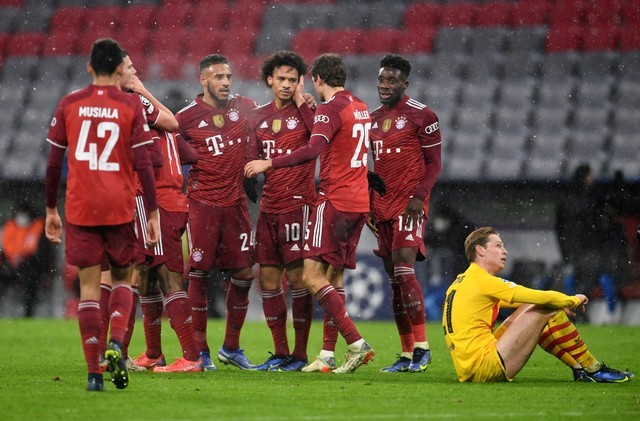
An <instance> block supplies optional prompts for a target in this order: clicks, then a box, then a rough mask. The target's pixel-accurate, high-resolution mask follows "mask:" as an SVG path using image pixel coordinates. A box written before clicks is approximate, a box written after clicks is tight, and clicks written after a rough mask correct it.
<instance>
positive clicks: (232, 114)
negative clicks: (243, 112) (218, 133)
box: [227, 108, 240, 121]
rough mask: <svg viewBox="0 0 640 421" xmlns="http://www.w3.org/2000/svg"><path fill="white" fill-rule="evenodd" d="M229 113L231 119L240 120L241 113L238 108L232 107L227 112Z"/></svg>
mask: <svg viewBox="0 0 640 421" xmlns="http://www.w3.org/2000/svg"><path fill="white" fill-rule="evenodd" d="M227 115H228V116H229V120H231V121H238V120H240V113H239V112H238V110H236V109H234V108H232V109H230V110H229V112H228V113H227Z"/></svg>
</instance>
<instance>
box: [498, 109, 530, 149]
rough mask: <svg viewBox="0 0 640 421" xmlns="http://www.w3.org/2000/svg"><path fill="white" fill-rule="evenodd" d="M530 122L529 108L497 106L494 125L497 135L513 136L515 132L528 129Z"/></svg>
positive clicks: (519, 132)
mask: <svg viewBox="0 0 640 421" xmlns="http://www.w3.org/2000/svg"><path fill="white" fill-rule="evenodd" d="M528 124H529V108H511V107H505V106H502V107H498V108H496V111H495V117H494V127H493V130H494V133H495V135H496V136H511V137H513V135H515V134H522V133H524V132H526V131H527V126H528ZM521 146H524V143H523V144H522V145H521Z"/></svg>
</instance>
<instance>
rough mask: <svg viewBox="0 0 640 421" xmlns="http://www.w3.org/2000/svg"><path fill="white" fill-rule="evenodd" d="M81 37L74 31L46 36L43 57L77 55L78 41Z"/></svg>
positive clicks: (59, 31) (60, 31) (52, 33)
mask: <svg viewBox="0 0 640 421" xmlns="http://www.w3.org/2000/svg"><path fill="white" fill-rule="evenodd" d="M81 36H82V35H81V34H79V33H78V32H76V31H69V30H64V31H63V30H58V31H56V32H51V33H49V34H48V35H47V37H46V38H45V41H44V45H43V48H42V55H44V56H60V55H75V54H78V53H79V51H78V40H79V39H80V37H81Z"/></svg>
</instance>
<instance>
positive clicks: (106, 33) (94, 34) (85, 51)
mask: <svg viewBox="0 0 640 421" xmlns="http://www.w3.org/2000/svg"><path fill="white" fill-rule="evenodd" d="M98 38H114V39H118V38H119V37H118V31H117V30H116V29H114V28H113V27H112V26H103V27H102V28H100V29H96V30H91V36H90V37H85V36H81V37H79V39H78V51H79V53H80V54H81V55H84V56H85V57H88V56H89V54H90V52H91V46H92V45H93V42H94V41H95V40H96V39H98Z"/></svg>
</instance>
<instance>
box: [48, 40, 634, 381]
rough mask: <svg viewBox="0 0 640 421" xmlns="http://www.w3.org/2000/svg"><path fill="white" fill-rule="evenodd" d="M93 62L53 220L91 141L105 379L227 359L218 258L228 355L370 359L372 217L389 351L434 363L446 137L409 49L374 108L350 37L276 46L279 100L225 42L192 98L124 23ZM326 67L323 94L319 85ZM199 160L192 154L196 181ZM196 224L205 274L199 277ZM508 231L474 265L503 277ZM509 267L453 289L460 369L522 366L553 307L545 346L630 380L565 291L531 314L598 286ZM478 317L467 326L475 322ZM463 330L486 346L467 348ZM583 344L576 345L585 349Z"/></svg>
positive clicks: (464, 374)
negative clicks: (389, 327)
mask: <svg viewBox="0 0 640 421" xmlns="http://www.w3.org/2000/svg"><path fill="white" fill-rule="evenodd" d="M88 70H89V72H90V73H91V75H92V77H93V83H92V84H91V85H89V86H88V87H87V88H85V89H82V90H79V91H76V92H74V93H71V94H69V95H67V96H65V97H64V98H63V99H62V101H61V102H60V105H59V106H58V109H57V110H56V113H55V115H54V118H53V121H52V123H51V128H50V130H49V134H48V136H47V141H48V142H49V143H51V145H52V147H51V153H50V157H49V161H48V165H47V173H46V205H47V218H46V233H47V237H48V238H49V239H50V240H51V241H53V242H56V243H59V242H61V235H62V223H61V219H60V216H59V215H58V211H57V192H58V186H59V180H60V174H61V168H62V163H63V160H64V154H65V151H66V150H67V149H68V150H69V151H70V152H73V153H69V154H68V158H67V159H68V167H69V172H68V178H67V189H66V197H67V198H66V212H65V219H66V224H65V236H66V239H65V254H66V259H67V262H68V263H69V264H72V265H76V266H78V268H79V270H78V273H79V277H80V285H81V289H80V290H81V292H80V295H81V296H80V303H79V306H78V321H79V325H80V333H81V338H82V344H83V350H84V354H85V360H86V363H87V367H88V382H87V390H90V391H102V390H104V380H103V374H102V372H103V370H104V369H107V370H108V371H109V372H110V374H111V381H112V382H113V383H114V385H115V386H116V387H117V388H119V389H123V388H125V387H127V385H128V382H129V371H130V370H147V369H152V370H153V371H155V372H199V371H205V370H206V371H209V370H215V369H216V366H215V364H214V362H213V360H212V357H211V350H210V348H209V344H208V342H207V330H206V328H207V317H208V304H207V303H208V280H209V277H210V275H211V272H212V270H213V269H214V268H217V269H219V270H221V271H225V272H229V273H230V274H231V281H230V283H229V286H228V290H227V297H226V312H227V314H226V327H225V334H224V339H223V342H222V345H221V346H220V348H219V349H218V354H217V359H218V361H220V362H221V363H223V364H230V365H233V366H235V367H238V368H239V369H243V370H261V371H302V372H317V371H319V372H332V373H336V374H341V373H351V372H354V371H355V370H356V369H357V368H358V367H360V366H362V365H364V364H367V363H368V362H369V361H371V360H372V359H373V358H374V355H375V353H374V350H373V348H372V346H371V345H370V344H369V343H367V341H365V339H364V338H363V337H362V336H361V335H360V333H359V332H358V329H357V328H356V326H355V324H354V323H353V321H352V319H351V318H350V317H349V315H348V313H347V311H346V309H345V296H346V294H345V290H344V286H343V270H344V269H345V268H348V269H353V268H355V265H356V260H355V251H356V247H357V244H358V241H359V238H360V234H361V231H362V229H363V227H364V225H367V226H368V227H369V228H370V229H371V230H372V231H373V233H374V234H375V236H376V237H377V239H378V249H377V250H375V253H376V255H378V256H379V257H380V258H381V259H382V261H383V263H384V268H385V271H386V272H387V274H388V275H389V281H390V284H391V287H392V291H393V296H392V303H393V313H394V318H395V322H396V326H397V329H398V333H399V336H400V342H401V347H402V352H401V354H400V355H399V358H398V360H397V361H395V362H393V363H392V364H390V365H389V366H386V367H384V368H383V369H382V371H383V372H391V373H397V372H423V371H425V370H426V369H427V366H428V364H429V363H430V361H431V351H430V347H429V343H428V341H427V333H426V324H425V311H424V299H423V297H424V295H423V292H422V290H421V288H420V285H419V283H418V281H417V279H416V276H415V270H414V265H415V262H416V260H424V259H425V258H426V250H425V245H424V240H423V235H424V228H425V225H426V218H427V213H428V207H429V196H430V191H431V189H432V187H433V186H434V184H435V182H436V180H437V178H438V176H439V174H440V159H441V137H440V130H439V123H438V119H437V116H436V115H435V114H434V113H433V111H432V110H431V109H430V108H429V107H427V106H426V105H424V104H421V103H420V102H418V101H415V100H414V99H412V98H410V97H408V96H406V95H405V89H406V88H407V87H408V85H409V82H408V77H409V75H410V72H411V64H410V63H409V61H408V60H406V59H405V58H403V57H401V56H399V55H395V54H387V55H386V56H384V57H383V58H382V60H381V62H380V69H379V72H378V82H377V88H378V94H379V97H380V102H381V106H380V107H378V108H377V109H375V110H374V111H372V112H369V110H368V108H367V105H366V104H365V103H363V102H362V101H361V100H359V99H358V98H357V97H355V96H353V95H352V94H351V93H350V92H349V91H348V90H346V89H345V81H346V76H347V72H346V66H345V63H344V61H343V60H342V58H341V57H340V56H338V55H336V54H322V55H320V56H319V57H317V58H316V59H315V60H314V61H313V64H312V65H311V66H310V69H309V66H308V65H307V64H306V63H305V62H304V60H303V59H302V58H301V57H300V56H299V55H298V54H296V53H294V52H291V51H279V52H276V53H274V54H272V55H271V56H269V57H268V58H267V59H266V60H265V61H264V63H263V65H262V68H261V76H262V79H263V81H264V82H265V84H266V85H267V86H268V87H270V88H271V90H272V92H273V100H272V101H271V102H269V103H268V104H265V105H262V106H258V105H257V104H256V103H255V101H253V100H251V99H249V98H247V97H243V96H240V95H236V94H231V84H232V71H231V65H230V64H229V62H228V61H227V59H226V57H224V56H221V55H218V54H212V55H209V56H207V57H205V58H203V59H202V61H201V62H200V84H201V85H202V88H203V93H201V94H199V95H197V96H196V98H195V100H194V101H193V102H191V103H190V104H189V105H188V106H186V107H185V108H183V109H182V110H180V111H179V112H178V113H176V115H175V116H174V115H173V113H172V112H171V111H170V110H168V109H167V108H166V107H165V106H164V105H162V103H160V102H159V101H158V100H157V99H156V98H155V97H153V95H152V94H151V93H150V92H149V91H148V90H147V89H146V88H145V87H144V85H143V84H142V83H141V82H140V80H139V79H138V78H137V76H136V71H135V68H134V66H133V63H132V61H131V58H130V57H128V54H127V53H126V51H124V50H122V49H121V47H120V46H119V45H118V43H117V42H115V41H113V40H111V39H100V40H97V41H96V42H95V43H94V45H93V47H92V51H91V59H90V62H89V65H88ZM309 70H310V73H311V77H312V81H313V85H314V88H315V91H316V94H317V97H318V99H319V100H320V101H319V102H316V99H315V97H314V96H312V95H311V94H309V93H306V92H304V75H305V74H306V73H307V72H308V71H309ZM88 109H89V110H95V112H93V111H92V112H91V113H89V112H87V111H86V110H88ZM83 110H84V111H83ZM370 150H371V155H370V152H369V151H370ZM370 157H371V158H370ZM369 159H372V160H373V163H370V162H368V161H369ZM316 160H319V162H320V183H319V185H318V186H317V187H316V184H315V179H314V174H315V166H316V164H315V163H316ZM183 164H191V169H190V171H189V175H188V178H187V180H186V185H187V193H186V195H185V194H184V193H183V190H182V187H183V181H184V179H183V174H182V165H183ZM369 168H371V169H372V170H371V171H370V170H369ZM261 173H264V184H263V188H262V194H261V197H260V210H259V215H258V220H257V225H256V228H255V231H253V230H252V226H251V220H250V217H249V212H248V204H247V197H248V198H249V199H250V200H252V201H254V202H256V201H257V200H258V192H257V189H256V187H257V181H256V177H257V176H258V174H261ZM185 232H186V234H187V239H188V246H189V262H188V267H189V284H188V285H189V286H188V291H185V289H184V286H183V269H184V267H185V266H184V262H183V257H182V237H183V234H184V233H185ZM474 233H475V232H474ZM497 235H498V234H497V232H495V231H491V232H490V233H489V234H488V235H485V236H484V237H482V236H481V237H479V238H480V240H478V238H476V237H477V236H476V237H473V238H475V240H474V241H475V242H473V244H472V245H471V246H470V247H473V248H474V250H473V253H468V257H470V259H469V262H470V263H471V267H470V269H469V270H471V269H474V270H480V271H481V273H484V274H486V276H488V277H490V278H492V279H494V278H495V279H498V280H499V278H496V277H495V274H496V273H497V271H498V270H500V269H502V268H504V261H506V250H504V248H501V250H504V255H500V254H499V252H498V251H495V252H494V251H492V250H493V249H492V248H491V246H493V244H494V242H495V241H496V239H495V238H494V237H491V236H495V237H497ZM472 236H473V233H472V235H470V238H471V237H472ZM485 237H486V238H485ZM497 238H498V240H499V237H497ZM485 240H486V241H485ZM468 241H469V240H468ZM499 243H500V246H501V245H502V243H501V241H500V242H499ZM466 246H467V244H465V247H466ZM491 258H493V260H491ZM485 260H486V262H489V263H486V262H485ZM496 261H497V262H502V266H500V264H497V265H496V264H495V263H496ZM254 264H257V265H259V284H260V291H261V297H262V306H263V310H264V316H265V319H266V322H267V326H268V328H269V329H270V331H271V334H272V337H273V344H274V351H273V353H271V356H270V357H269V358H268V359H267V360H266V361H265V362H263V363H260V364H254V363H252V362H251V361H250V360H249V359H248V358H247V356H246V355H245V353H244V351H243V349H242V348H241V347H240V334H241V331H242V326H243V324H244V321H245V318H246V314H247V309H248V305H249V290H250V288H251V286H252V284H253V282H254V271H253V266H254ZM476 268H477V269H476ZM468 278H469V279H476V278H477V279H484V278H483V276H475V277H473V276H469V277H468ZM464 279H465V278H464V277H463V278H462V279H461V278H458V280H456V282H455V283H454V285H456V284H460V283H461V282H463V280H464ZM285 280H286V282H287V285H288V286H289V288H290V290H291V296H292V309H291V311H292V316H293V328H294V331H295V344H294V346H293V350H292V349H291V348H290V346H289V343H288V340H287V332H286V327H287V323H286V322H287V304H286V300H285V294H284V290H283V282H285ZM469 282H472V281H467V283H469ZM473 282H475V281H473ZM483 282H484V281H483ZM505 285H506V288H513V289H514V291H515V290H518V291H520V295H519V296H518V295H516V294H513V291H510V293H508V294H506V295H505V294H502V295H495V294H494V292H495V291H493V290H487V291H485V290H481V289H474V288H467V289H466V290H465V289H462V288H458V289H459V290H460V291H459V292H455V293H449V294H448V296H447V302H446V304H445V313H444V316H443V327H444V328H445V338H446V341H447V345H448V346H449V350H450V351H451V356H452V358H453V361H454V366H455V368H456V371H457V372H458V377H459V379H460V381H496V380H506V379H508V380H510V379H511V378H512V377H513V376H514V375H515V374H516V373H517V372H518V371H519V370H520V368H521V367H522V366H523V365H524V362H526V358H528V356H529V355H530V353H531V352H532V351H533V348H534V346H535V344H536V343H537V342H538V339H540V342H541V345H542V339H541V336H540V335H541V333H540V330H541V329H543V327H544V326H546V325H545V324H544V323H546V324H548V325H551V326H550V331H551V333H550V334H549V335H548V336H547V337H545V345H544V346H543V347H544V348H545V349H546V350H547V351H549V352H551V353H552V354H554V355H556V356H558V358H561V357H560V356H562V358H561V359H562V360H563V362H565V363H567V365H569V366H570V367H571V368H572V369H573V370H574V374H575V376H574V377H575V379H576V380H581V381H606V382H621V381H627V380H629V379H631V378H632V377H633V374H632V373H630V372H628V371H627V372H620V371H617V370H614V369H611V368H609V367H606V366H605V365H604V364H602V363H600V362H599V361H597V360H596V359H595V358H593V356H591V354H589V353H588V351H586V346H585V347H584V349H582V348H580V352H581V353H580V355H579V356H577V354H575V353H572V352H574V351H573V350H569V349H568V348H571V347H570V344H568V343H564V342H563V341H562V339H563V338H565V337H566V335H565V336H563V337H562V338H559V337H558V336H557V335H555V336H554V334H555V332H557V331H558V329H557V328H555V327H557V326H558V325H562V326H563V327H562V328H563V329H569V328H567V327H566V326H565V325H564V324H563V323H566V322H568V319H567V320H565V319H563V318H561V317H560V316H559V315H565V318H566V314H565V313H564V311H562V310H560V311H556V310H548V311H547V312H546V313H545V317H546V319H544V320H543V319H542V318H540V317H539V316H538V318H537V319H536V321H537V323H538V325H539V327H540V328H539V329H537V330H536V328H532V324H533V323H532V322H528V323H527V322H526V321H525V320H528V319H530V315H531V314H533V313H535V314H540V313H539V312H537V309H538V308H539V307H540V306H546V307H545V308H555V309H561V308H575V307H578V306H581V305H584V304H586V302H587V299H586V297H585V296H583V295H577V296H575V297H568V296H565V295H564V294H560V293H555V292H554V293H553V294H559V295H560V296H561V297H558V296H556V295H553V296H551V295H549V294H546V295H545V294H543V293H542V292H540V294H538V295H535V294H532V293H530V291H533V290H529V289H527V288H524V287H521V286H516V285H515V284H507V283H505ZM452 287H453V285H452ZM463 290H464V291H465V292H463ZM523 290H526V291H524V292H523ZM467 291H471V292H470V294H471V295H470V296H467V297H466V298H464V299H466V300H471V301H473V300H474V299H476V298H477V295H478V294H479V295H482V297H484V301H483V305H481V306H480V307H481V309H480V310H479V311H480V312H481V313H482V314H484V312H485V311H487V312H489V316H488V318H487V319H488V320H485V318H482V320H483V326H482V329H486V330H487V331H488V334H489V335H490V336H491V337H492V338H494V340H493V342H492V341H489V340H488V341H485V342H482V344H483V345H484V346H482V347H480V348H477V347H471V346H468V345H469V344H470V343H473V344H475V345H477V344H479V343H480V342H474V341H473V338H470V337H469V331H471V332H474V329H473V328H472V327H473V326H471V328H470V324H473V323H477V322H478V318H474V317H471V318H469V317H467V316H468V315H467V314H460V313H459V310H460V306H459V305H457V304H456V306H453V302H454V297H455V301H456V302H458V301H460V300H463V298H461V297H463V296H465V294H467ZM492 294H494V295H492ZM138 297H139V298H138ZM505 297H507V298H508V299H505ZM314 298H315V300H316V301H317V302H318V304H320V306H321V307H322V309H323V310H324V314H325V316H324V320H323V345H322V349H321V350H320V352H319V353H318V355H317V356H316V358H315V359H313V360H311V361H310V360H309V358H308V354H307V344H308V339H309V332H310V328H311V321H312V316H313V306H314ZM138 299H139V301H140V304H141V307H142V312H143V324H144V334H145V342H146V350H145V351H144V352H143V353H142V355H140V356H139V357H137V358H135V359H134V358H131V357H129V354H128V347H129V342H130V340H131V334H132V332H133V325H134V322H135V312H136V308H137V305H138ZM505 301H506V302H508V303H509V304H511V305H513V304H514V303H515V304H522V305H521V306H520V308H519V309H518V310H516V312H514V314H513V315H512V316H511V317H510V319H512V318H513V319H512V322H510V323H509V324H507V322H506V321H505V323H504V324H503V325H502V326H501V328H500V329H498V330H496V332H495V333H492V331H493V323H494V322H495V317H496V316H497V310H496V309H497V308H498V307H499V305H500V303H501V302H502V303H503V305H504V304H505ZM524 303H530V304H524ZM551 304H552V305H551ZM468 308H469V306H463V308H462V310H463V311H466V309H468ZM163 310H166V311H167V314H168V316H169V320H170V324H171V327H172V328H173V329H174V331H175V332H176V334H177V336H178V339H179V342H180V345H181V347H182V352H183V353H182V356H181V358H179V359H177V360H176V361H175V362H173V363H171V364H167V362H166V359H165V357H164V355H163V353H162V347H161V343H160V329H161V327H160V326H161V318H162V313H163ZM510 319H507V320H510ZM554 321H555V322H554ZM485 322H486V323H485ZM543 322H544V323H543ZM552 322H553V323H555V324H553V325H552ZM569 323H570V322H569ZM538 325H536V326H538ZM508 326H510V327H508ZM520 326H525V327H524V328H522V329H520ZM570 326H573V325H570ZM447 329H449V330H447ZM573 329H574V330H575V327H573ZM516 330H518V331H519V332H520V333H521V335H522V336H527V337H529V338H532V337H534V336H535V341H533V342H531V341H532V339H530V340H529V342H531V343H532V344H533V346H531V347H524V348H523V351H522V352H520V353H519V354H518V355H512V354H513V353H511V354H510V353H509V352H507V351H506V349H507V348H506V347H502V348H501V346H502V345H501V341H502V342H505V340H504V338H507V339H508V338H512V337H513V335H510V334H508V333H509V332H514V331H516ZM461 331H463V332H466V333H465V334H464V335H463V336H462V337H460V338H459V337H458V335H457V334H459V333H460V332H461ZM454 332H455V334H454ZM475 332H477V330H475ZM542 333H543V336H544V331H543V332H542ZM338 334H340V335H341V336H342V337H343V338H344V340H345V341H346V344H347V353H346V354H345V356H344V359H343V361H342V363H341V364H340V365H338V364H337V362H336V357H335V346H336V343H337V340H338ZM576 334H577V331H576ZM107 335H109V340H108V341H107ZM549 338H550V339H549ZM518 339H520V338H518ZM496 341H497V345H496ZM462 346H465V347H467V348H468V349H469V350H474V351H473V352H464V350H463V352H462V354H460V353H459V351H460V348H461V347H462ZM503 348H504V349H503ZM573 348H575V347H573ZM465 349H466V348H465ZM509 349H511V348H509ZM566 355H570V356H571V355H573V356H574V357H572V360H569V359H568V358H566ZM585 355H586V356H587V357H589V358H587V357H585ZM525 356H526V358H525ZM563 358H564V359H563ZM523 359H524V361H523Z"/></svg>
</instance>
